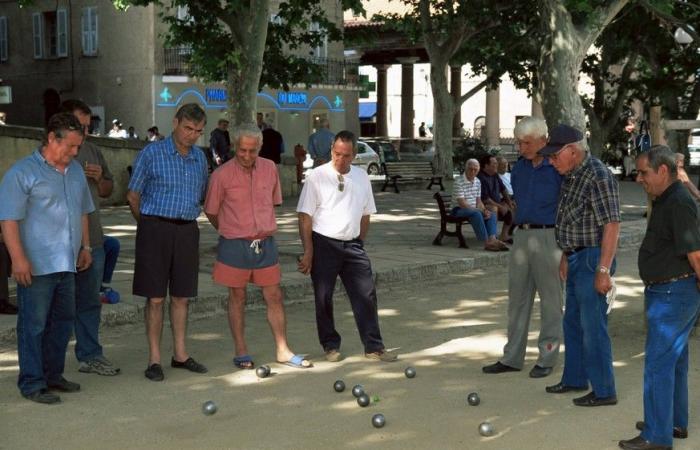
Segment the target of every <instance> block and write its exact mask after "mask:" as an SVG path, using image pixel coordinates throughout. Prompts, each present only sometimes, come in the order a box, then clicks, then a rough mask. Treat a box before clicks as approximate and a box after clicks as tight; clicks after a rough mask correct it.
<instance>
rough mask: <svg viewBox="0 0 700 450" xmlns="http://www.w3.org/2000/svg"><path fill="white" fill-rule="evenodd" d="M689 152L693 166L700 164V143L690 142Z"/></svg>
mask: <svg viewBox="0 0 700 450" xmlns="http://www.w3.org/2000/svg"><path fill="white" fill-rule="evenodd" d="M688 154H689V155H690V165H691V166H693V167H697V166H700V144H699V145H695V144H690V145H689V146H688Z"/></svg>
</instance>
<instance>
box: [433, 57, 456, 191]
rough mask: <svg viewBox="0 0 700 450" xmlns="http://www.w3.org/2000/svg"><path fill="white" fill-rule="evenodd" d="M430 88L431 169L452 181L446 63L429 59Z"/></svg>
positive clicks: (451, 104)
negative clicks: (433, 151)
mask: <svg viewBox="0 0 700 450" xmlns="http://www.w3.org/2000/svg"><path fill="white" fill-rule="evenodd" d="M430 88H431V90H432V92H433V144H434V145H435V160H434V162H433V166H434V167H433V169H434V170H435V173H436V174H440V175H442V176H443V177H445V178H446V179H447V180H452V118H453V117H454V110H455V106H454V100H453V99H452V96H451V95H450V91H449V90H448V89H447V62H444V61H442V60H441V59H439V58H434V57H431V61H430Z"/></svg>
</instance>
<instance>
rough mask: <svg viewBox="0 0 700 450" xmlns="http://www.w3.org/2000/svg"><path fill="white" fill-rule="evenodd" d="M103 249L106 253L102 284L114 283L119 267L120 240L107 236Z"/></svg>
mask: <svg viewBox="0 0 700 450" xmlns="http://www.w3.org/2000/svg"><path fill="white" fill-rule="evenodd" d="M102 247H103V248H104V251H105V256H104V274H103V275H102V282H103V283H107V284H109V283H111V282H112V274H113V273H114V268H115V267H117V259H118V258H119V249H120V247H121V246H120V245H119V239H117V238H114V237H112V236H105V238H104V242H103V243H102Z"/></svg>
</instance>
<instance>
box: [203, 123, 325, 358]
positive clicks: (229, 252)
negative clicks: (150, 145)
mask: <svg viewBox="0 0 700 450" xmlns="http://www.w3.org/2000/svg"><path fill="white" fill-rule="evenodd" d="M232 145H233V146H234V150H235V157H234V158H233V159H231V160H230V161H228V162H227V163H225V164H223V165H222V166H221V167H219V168H218V169H217V170H215V171H214V173H212V176H211V179H210V182H209V191H208V192H207V198H206V201H205V204H204V212H205V213H206V215H207V217H208V218H209V221H210V222H211V224H212V225H213V226H214V228H216V229H217V231H218V232H219V245H218V251H217V257H216V262H215V263H214V274H213V278H214V281H215V282H216V283H218V284H221V285H224V286H227V287H228V288H229V297H228V321H229V326H230V327H231V334H232V335H233V340H234V345H235V347H236V356H235V358H233V363H234V364H235V365H236V367H238V368H241V369H252V368H253V367H254V364H253V359H252V357H251V356H250V354H249V353H248V347H247V345H246V342H245V333H244V326H245V320H244V308H245V301H246V286H247V284H248V283H249V282H252V283H254V284H255V285H257V286H260V287H261V288H262V294H263V297H264V299H265V303H266V305H267V320H268V322H269V324H270V328H271V329H272V335H273V336H274V338H275V344H276V346H277V355H276V356H277V361H278V362H280V363H283V364H287V365H289V366H292V367H296V368H299V369H306V368H309V367H312V366H313V364H312V363H311V361H309V360H307V359H305V358H304V357H303V356H302V355H295V354H294V352H292V351H291V350H290V349H289V346H288V345H287V330H286V327H287V324H286V317H285V314H284V304H283V302H282V290H281V289H280V278H281V272H280V265H279V261H278V254H277V244H276V243H275V238H274V237H273V235H274V233H275V232H276V231H277V221H276V219H275V206H277V205H280V204H282V190H281V187H280V181H279V175H278V173H277V167H276V166H275V163H274V162H272V161H270V160H268V159H265V158H259V157H258V152H259V151H260V147H261V146H262V133H261V132H260V130H259V129H258V127H257V126H255V124H242V125H239V126H238V127H237V128H236V129H235V131H234V133H233V139H232Z"/></svg>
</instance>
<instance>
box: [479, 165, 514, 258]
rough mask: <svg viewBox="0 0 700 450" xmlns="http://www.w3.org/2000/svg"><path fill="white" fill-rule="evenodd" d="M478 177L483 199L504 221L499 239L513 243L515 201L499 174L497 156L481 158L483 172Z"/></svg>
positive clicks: (499, 218) (487, 206)
mask: <svg viewBox="0 0 700 450" xmlns="http://www.w3.org/2000/svg"><path fill="white" fill-rule="evenodd" d="M478 178H479V181H481V201H482V202H484V205H485V206H486V208H488V209H489V210H490V211H491V212H495V213H497V214H498V220H502V221H503V228H502V229H501V236H500V237H499V239H500V240H501V241H503V242H507V243H509V244H512V243H513V239H512V238H511V231H512V228H513V213H514V211H515V203H513V200H511V198H510V195H508V191H507V190H506V186H505V185H504V184H503V181H501V178H500V177H499V176H498V162H497V161H496V157H495V156H493V155H486V156H484V157H483V158H481V172H479V175H478Z"/></svg>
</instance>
